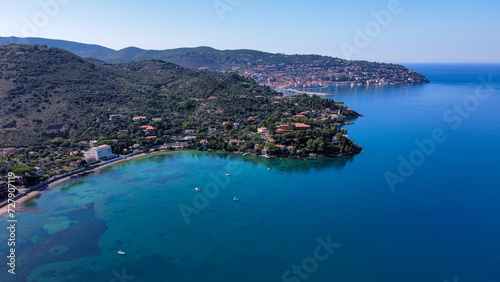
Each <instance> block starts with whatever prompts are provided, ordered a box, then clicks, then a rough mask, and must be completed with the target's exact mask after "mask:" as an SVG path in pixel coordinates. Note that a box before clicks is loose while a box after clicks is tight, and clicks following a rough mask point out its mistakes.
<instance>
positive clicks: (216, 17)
mask: <svg viewBox="0 0 500 282" xmlns="http://www.w3.org/2000/svg"><path fill="white" fill-rule="evenodd" d="M391 2H393V3H399V6H397V5H396V8H393V9H392V10H391V9H389V8H388V5H389V4H390V3H391ZM40 3H48V6H49V9H45V10H44V8H42V6H41V5H40ZM54 3H56V5H54ZM216 7H218V9H219V11H217V9H216ZM382 10H384V11H385V14H386V15H387V14H389V15H390V17H391V19H390V20H386V21H385V22H381V21H379V22H376V20H375V17H374V16H373V15H372V12H379V11H382ZM499 12H500V1H498V0H478V1H473V0H469V1H459V0H456V1H430V0H418V1H417V0H414V1H411V0H400V1H393V0H359V1H355V0H353V1H345V0H342V1H337V0H308V1H306V0H300V1H299V0H295V1H294V0H288V1H285V0H275V1H273V0H266V1H264V0H158V1H156V0H150V1H147V0H146V1H137V0H134V1H132V0H120V1H118V0H104V1H103V0H101V1H96V0H87V1H77V0H24V1H12V0H0V36H20V37H28V36H31V37H43V38H52V39H64V40H70V41H77V42H83V43H93V44H99V45H103V46H106V47H109V48H113V49H121V48H125V47H128V46H136V47H139V48H144V49H170V48H178V47H194V46H211V47H214V48H217V49H256V50H262V51H268V52H273V53H285V54H321V55H327V56H335V57H341V58H346V57H347V58H350V59H363V60H370V61H382V62H400V63H404V62H491V63H493V62H496V63H498V62H500V52H499V46H500V32H499V31H500V20H499V19H500V17H499ZM386 19H387V18H386ZM357 28H359V29H357ZM367 28H368V31H369V34H368V35H367V34H366V29H367ZM370 28H371V29H370ZM359 30H364V31H363V33H364V35H365V36H367V38H368V40H365V41H362V40H357V41H356V39H359V38H361V37H363V35H360V34H358V33H359V32H358V31H359ZM365 39H366V38H365Z"/></svg>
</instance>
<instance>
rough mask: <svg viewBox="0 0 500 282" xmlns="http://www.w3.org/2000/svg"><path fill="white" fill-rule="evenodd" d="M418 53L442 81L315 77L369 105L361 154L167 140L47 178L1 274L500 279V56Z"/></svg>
mask: <svg viewBox="0 0 500 282" xmlns="http://www.w3.org/2000/svg"><path fill="white" fill-rule="evenodd" d="M405 66H407V67H409V68H411V69H413V70H415V71H417V72H420V73H422V74H424V75H425V76H426V77H427V78H429V80H430V81H431V83H429V84H419V85H378V86H373V85H372V86H355V87H351V86H332V87H329V88H322V89H313V90H312V91H317V92H322V93H329V94H333V96H328V99H334V100H336V101H343V102H345V104H346V105H348V106H349V107H351V108H353V109H354V110H356V111H358V112H359V113H361V114H363V117H360V118H357V119H355V120H353V122H354V123H355V124H354V125H349V126H346V127H344V128H345V129H347V130H348V135H349V137H350V138H351V139H354V140H355V142H356V143H357V144H359V145H360V146H362V147H363V151H362V153H360V154H359V155H356V156H354V157H349V158H341V159H330V158H317V159H316V160H309V159H308V160H294V159H293V160H292V159H283V160H281V159H264V158H259V157H254V156H242V155H235V154H229V153H224V152H198V151H180V152H167V153H160V154H154V155H149V156H145V157H142V158H138V159H135V160H131V161H127V162H122V163H119V164H116V165H113V166H110V167H108V168H104V169H101V170H98V171H96V172H95V173H93V174H90V175H88V176H85V177H81V178H78V179H73V180H70V181H68V182H65V183H64V184H61V185H59V186H56V187H55V188H53V189H50V190H45V191H43V192H42V195H41V197H39V198H37V199H34V200H31V201H29V202H27V203H26V204H25V205H23V206H21V207H20V208H23V209H34V210H39V211H40V212H32V213H30V212H17V213H16V220H17V222H16V223H15V231H14V235H12V232H11V230H12V229H7V227H9V226H10V224H11V223H8V220H9V218H8V217H7V216H6V215H5V216H2V217H0V260H1V262H2V263H1V265H0V281H95V282H97V281H110V282H113V281H116V282H118V281H120V282H122V281H285V282H286V281H290V282H300V281H436V282H444V281H500V184H499V183H500V181H499V180H500V177H499V175H500V174H499V173H498V169H499V168H500V144H499V141H500V124H499V122H500V110H499V109H500V65H497V64H489V65H485V64H481V65H480V64H405ZM226 174H229V176H228V175H226ZM195 188H199V189H200V190H201V191H200V192H197V191H196V190H195ZM235 197H236V198H237V199H238V201H235V199H234V198H235ZM12 236H14V239H15V274H11V273H9V272H8V270H9V269H11V266H12V265H10V266H9V265H8V264H7V263H8V262H9V261H10V260H11V259H10V258H7V256H10V249H11V247H9V246H8V242H9V241H8V239H9V238H12ZM119 250H121V251H123V252H125V255H119V254H118V253H117V252H118V251H119Z"/></svg>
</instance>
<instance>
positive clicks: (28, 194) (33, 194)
mask: <svg viewBox="0 0 500 282" xmlns="http://www.w3.org/2000/svg"><path fill="white" fill-rule="evenodd" d="M164 152H165V151H158V152H149V153H140V154H137V155H133V156H130V157H127V158H123V159H119V160H117V161H114V162H109V163H105V164H103V165H100V166H95V167H92V168H88V169H87V170H85V172H94V171H98V170H100V169H102V168H106V167H110V166H112V165H115V164H118V163H121V162H125V161H129V160H133V159H138V158H141V157H145V156H149V155H154V154H159V153H164ZM71 176H72V175H68V176H65V177H61V178H59V179H57V180H54V181H52V182H50V183H45V184H43V185H40V186H39V187H37V188H36V189H35V190H30V191H27V192H25V194H22V195H18V196H17V197H16V198H15V200H14V201H15V204H16V209H18V208H19V207H20V206H21V205H22V204H23V203H25V202H26V201H29V200H31V199H33V198H34V197H37V196H39V195H41V194H42V193H41V191H44V190H45V189H52V188H54V187H56V186H58V185H60V184H63V183H64V182H66V181H68V180H70V179H71ZM56 177H57V176H56ZM35 187H36V186H35ZM31 189H32V188H31ZM7 212H8V204H6V202H5V205H4V206H2V207H1V208H0V216H3V215H5V214H7Z"/></svg>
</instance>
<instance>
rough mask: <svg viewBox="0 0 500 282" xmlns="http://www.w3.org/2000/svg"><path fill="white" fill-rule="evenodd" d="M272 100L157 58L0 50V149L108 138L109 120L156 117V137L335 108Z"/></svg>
mask: <svg viewBox="0 0 500 282" xmlns="http://www.w3.org/2000/svg"><path fill="white" fill-rule="evenodd" d="M279 98H280V97H279V93H277V92H275V91H273V90H271V89H269V88H268V87H264V86H260V85H258V84H256V83H255V82H254V81H253V80H251V79H248V78H245V77H242V76H240V75H237V74H235V73H218V72H212V71H206V70H192V69H186V68H183V67H181V66H178V65H174V64H171V63H167V62H163V61H159V60H150V61H141V62H132V63H125V64H108V63H104V62H101V61H98V60H95V59H84V58H81V57H79V56H77V55H75V54H72V53H70V52H68V51H64V50H61V49H56V48H48V47H43V46H30V45H5V46H0V147H7V146H30V145H33V144H40V143H41V142H44V141H47V140H50V139H52V138H57V137H61V138H64V139H68V140H69V139H71V140H91V139H95V138H98V137H100V136H107V137H108V138H111V137H112V136H116V130H117V128H115V126H114V125H113V126H110V124H109V121H108V119H109V116H110V115H115V114H119V115H124V116H125V117H126V118H127V119H128V120H131V119H132V117H133V116H147V117H148V118H158V120H159V121H158V122H157V123H158V124H157V125H156V126H155V127H156V128H161V129H162V130H161V132H158V135H159V137H161V136H166V135H171V134H172V135H173V134H179V133H181V132H183V129H185V128H192V127H195V128H197V129H198V130H200V131H201V130H204V129H207V128H209V127H215V126H217V125H219V126H220V123H222V122H224V121H230V122H240V123H241V124H242V125H258V124H259V123H261V122H262V121H264V120H266V119H270V118H272V119H276V120H278V119H279V118H281V117H282V116H281V114H282V113H284V112H287V111H288V112H289V113H292V114H296V113H297V114H298V113H300V112H301V111H305V110H314V109H324V108H327V107H329V108H331V109H332V111H333V110H336V105H337V104H335V103H334V102H333V101H332V100H328V99H320V98H318V97H312V98H309V97H306V96H305V95H304V96H299V97H295V98H296V99H293V100H292V99H289V100H287V99H281V100H280V101H277V100H278V99H279ZM349 114H353V115H356V114H357V113H355V112H354V111H352V112H351V113H347V114H346V116H348V115H349ZM250 116H252V117H253V119H251V120H249V117H250ZM160 119H161V120H160ZM116 126H118V125H116ZM119 129H122V128H119Z"/></svg>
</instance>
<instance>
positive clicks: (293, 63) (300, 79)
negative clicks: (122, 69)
mask: <svg viewBox="0 0 500 282" xmlns="http://www.w3.org/2000/svg"><path fill="white" fill-rule="evenodd" d="M12 43H14V44H16V43H17V44H19V43H21V44H29V45H35V44H37V45H47V46H48V47H56V48H60V49H65V50H67V51H70V52H72V53H75V54H77V55H78V56H80V57H85V58H95V59H98V60H102V61H104V62H108V63H127V62H133V61H141V60H151V59H155V60H163V61H166V62H171V63H174V64H178V65H181V66H183V67H186V68H193V69H208V70H215V71H219V72H225V71H228V72H236V73H238V74H240V75H243V76H246V77H250V78H253V79H254V80H256V81H257V82H258V83H259V84H262V85H266V86H271V87H273V88H275V89H283V88H285V89H286V88H304V87H305V88H307V87H317V86H326V85H331V84H339V83H340V84H358V85H360V84H388V83H390V84H411V83H427V82H429V80H428V79H427V78H426V77H425V76H423V75H421V74H419V73H416V72H414V71H412V70H409V69H407V68H405V67H404V66H401V65H397V64H384V63H377V62H368V61H348V60H344V59H340V58H333V57H328V56H321V55H297V54H296V55H285V54H273V53H267V52H263V51H257V50H250V49H238V50H217V49H214V48H212V47H207V46H200V47H194V48H189V47H182V48H176V49H167V50H144V49H141V48H138V47H127V48H123V49H120V50H113V49H110V48H106V47H103V46H99V45H95V44H85V43H76V42H71V41H65V40H52V39H44V38H18V37H0V45H7V44H12Z"/></svg>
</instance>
